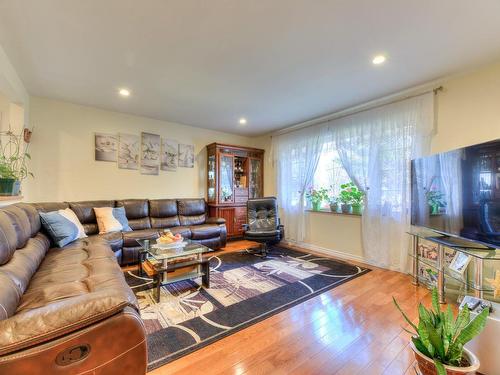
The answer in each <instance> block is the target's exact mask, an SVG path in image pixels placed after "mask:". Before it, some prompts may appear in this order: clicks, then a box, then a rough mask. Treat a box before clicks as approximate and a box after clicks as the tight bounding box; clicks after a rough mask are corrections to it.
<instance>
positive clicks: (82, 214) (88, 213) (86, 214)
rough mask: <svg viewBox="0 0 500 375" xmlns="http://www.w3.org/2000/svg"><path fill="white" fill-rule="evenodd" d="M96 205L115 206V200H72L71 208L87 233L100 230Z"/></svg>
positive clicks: (94, 232)
mask: <svg viewBox="0 0 500 375" xmlns="http://www.w3.org/2000/svg"><path fill="white" fill-rule="evenodd" d="M94 207H115V201H104V200H103V201H83V202H70V203H69V208H71V209H72V210H73V211H74V212H75V214H76V216H77V217H78V220H80V223H82V225H83V228H84V229H85V234H96V233H98V232H99V228H98V227H97V221H96V218H95V212H94Z"/></svg>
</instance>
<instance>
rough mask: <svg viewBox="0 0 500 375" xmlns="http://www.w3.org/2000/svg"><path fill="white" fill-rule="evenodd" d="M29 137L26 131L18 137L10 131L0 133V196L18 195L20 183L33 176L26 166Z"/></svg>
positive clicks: (28, 155)
mask: <svg viewBox="0 0 500 375" xmlns="http://www.w3.org/2000/svg"><path fill="white" fill-rule="evenodd" d="M30 137H31V132H30V131H29V130H27V129H23V131H22V133H21V134H19V135H18V134H14V133H13V132H12V131H11V130H8V131H4V132H0V195H19V191H20V189H21V181H22V180H24V179H25V178H26V177H28V176H33V174H32V173H31V172H30V171H29V169H28V166H27V160H29V159H31V156H30V154H29V153H28V146H29V141H30Z"/></svg>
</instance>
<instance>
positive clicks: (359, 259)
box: [283, 241, 369, 264]
mask: <svg viewBox="0 0 500 375" xmlns="http://www.w3.org/2000/svg"><path fill="white" fill-rule="evenodd" d="M283 242H284V243H286V244H288V245H292V246H297V247H301V248H303V249H307V250H311V251H315V252H317V253H322V254H326V255H331V256H333V257H335V258H340V259H345V260H353V261H355V262H360V263H366V264H369V263H368V262H367V261H366V260H365V258H364V257H362V256H359V255H354V254H349V253H345V252H343V251H338V250H333V249H328V248H326V247H321V246H317V245H313V244H310V243H307V242H294V241H283Z"/></svg>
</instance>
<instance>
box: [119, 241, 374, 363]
mask: <svg viewBox="0 0 500 375" xmlns="http://www.w3.org/2000/svg"><path fill="white" fill-rule="evenodd" d="M210 268H211V272H210V288H209V289H205V288H202V287H200V286H199V285H198V283H197V281H199V282H200V283H201V279H200V280H195V281H179V282H177V283H173V284H169V285H167V286H163V287H162V288H161V298H160V303H156V302H155V298H154V293H155V290H154V289H152V287H153V283H152V280H151V279H148V278H146V277H144V278H141V277H139V276H138V275H137V273H136V272H135V271H128V272H126V273H125V277H126V279H127V282H128V284H129V285H130V286H131V287H132V289H133V290H134V292H135V294H136V296H137V299H138V301H139V305H140V309H141V316H142V319H143V320H144V322H145V325H146V330H147V340H148V356H149V358H148V370H152V369H154V368H156V367H159V366H161V365H164V364H165V363H168V362H170V361H172V360H174V359H177V358H179V357H181V356H184V355H186V354H189V353H191V352H193V351H195V350H198V349H200V348H202V347H203V346H206V345H208V344H210V343H212V342H214V341H216V340H219V339H221V338H223V337H225V336H228V335H230V334H232V333H235V332H237V331H239V330H241V329H243V328H245V327H247V326H249V325H251V324H255V323H257V322H258V321H261V320H263V319H265V318H267V317H269V316H271V315H274V314H276V313H278V312H280V311H283V310H285V309H288V308H290V307H292V306H294V305H296V304H298V303H301V302H303V301H305V300H307V299H309V298H312V297H314V296H316V295H318V294H320V293H322V292H324V291H326V290H328V289H331V288H334V287H335V286H337V285H340V284H342V283H344V282H346V281H349V280H351V279H353V278H355V277H358V276H361V275H363V274H365V273H367V272H369V269H365V268H361V267H358V266H353V265H350V264H347V263H343V262H340V261H337V260H333V259H330V258H323V257H319V256H316V255H312V254H307V253H302V252H298V251H294V250H290V249H285V248H282V247H274V248H273V250H272V252H271V254H270V256H268V257H267V258H266V259H262V258H261V257H258V256H255V255H250V254H246V253H227V254H217V255H214V256H212V257H211V258H210Z"/></svg>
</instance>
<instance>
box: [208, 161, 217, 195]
mask: <svg viewBox="0 0 500 375" xmlns="http://www.w3.org/2000/svg"><path fill="white" fill-rule="evenodd" d="M207 195H208V197H207V198H208V201H209V202H215V155H210V156H209V157H208V193H207Z"/></svg>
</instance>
